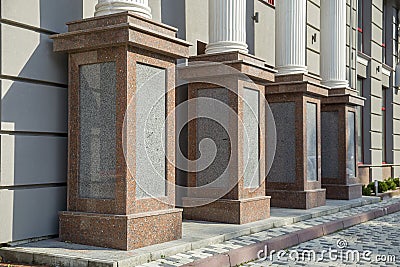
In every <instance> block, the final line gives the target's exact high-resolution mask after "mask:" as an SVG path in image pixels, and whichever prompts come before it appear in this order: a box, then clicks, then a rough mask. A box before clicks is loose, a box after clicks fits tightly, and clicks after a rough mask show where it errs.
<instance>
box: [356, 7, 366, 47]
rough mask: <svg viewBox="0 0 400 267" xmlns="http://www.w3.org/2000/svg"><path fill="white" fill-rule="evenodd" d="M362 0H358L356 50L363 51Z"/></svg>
mask: <svg viewBox="0 0 400 267" xmlns="http://www.w3.org/2000/svg"><path fill="white" fill-rule="evenodd" d="M363 3H364V1H363V0H358V9H357V12H358V26H357V27H358V29H357V31H358V51H360V52H363V42H364V40H363V25H364V16H363Z"/></svg>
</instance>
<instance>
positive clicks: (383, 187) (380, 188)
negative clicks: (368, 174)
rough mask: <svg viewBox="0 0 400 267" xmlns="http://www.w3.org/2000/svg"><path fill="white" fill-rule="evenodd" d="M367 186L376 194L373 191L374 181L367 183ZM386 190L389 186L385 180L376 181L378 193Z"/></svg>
mask: <svg viewBox="0 0 400 267" xmlns="http://www.w3.org/2000/svg"><path fill="white" fill-rule="evenodd" d="M367 188H369V189H370V190H371V192H373V193H374V194H376V192H375V182H371V183H369V184H368V186H367ZM388 190H389V187H388V185H387V183H386V181H383V182H382V181H378V193H385V192H386V191H388Z"/></svg>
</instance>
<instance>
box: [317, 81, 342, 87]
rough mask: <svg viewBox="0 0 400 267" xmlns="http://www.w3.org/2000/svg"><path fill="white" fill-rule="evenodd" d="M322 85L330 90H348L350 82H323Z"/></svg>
mask: <svg viewBox="0 0 400 267" xmlns="http://www.w3.org/2000/svg"><path fill="white" fill-rule="evenodd" d="M321 84H322V85H325V86H327V87H329V88H348V87H349V82H348V81H346V80H344V81H343V80H330V81H322V82H321Z"/></svg>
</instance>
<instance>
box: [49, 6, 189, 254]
mask: <svg viewBox="0 0 400 267" xmlns="http://www.w3.org/2000/svg"><path fill="white" fill-rule="evenodd" d="M176 31H177V29H175V28H172V27H170V26H168V25H165V24H161V23H158V22H155V21H152V20H150V19H146V18H143V17H141V16H138V15H136V14H134V13H132V12H121V13H116V14H111V15H108V16H99V17H95V18H89V19H85V20H80V21H75V22H71V23H69V24H68V32H67V33H63V34H58V35H54V36H52V38H53V40H54V51H56V52H64V53H67V54H68V56H69V89H68V92H69V94H68V95H69V101H68V102H69V111H68V114H69V116H68V117H69V123H68V126H69V129H68V133H69V135H68V136H69V139H68V205H67V207H68V211H65V212H61V213H60V239H61V240H62V241H68V242H73V243H79V244H85V245H92V246H98V247H107V248H114V249H121V250H132V249H137V248H141V247H145V246H149V245H153V244H158V243H163V242H167V241H172V240H176V239H180V238H181V236H182V229H181V226H182V210H180V209H176V208H175V187H174V186H167V183H168V184H169V185H174V184H175V166H174V165H173V164H172V163H171V162H170V161H168V160H167V159H168V158H175V117H174V116H170V117H169V119H168V123H165V121H164V120H163V119H162V120H161V119H160V118H164V117H166V114H171V113H173V111H174V109H175V65H176V60H177V59H181V58H187V57H188V54H189V46H190V44H189V43H187V42H186V41H183V40H180V39H177V38H176ZM150 77H153V78H150ZM150 110H151V111H150ZM148 112H149V113H148ZM146 113H147V114H146ZM150 114H151V115H150ZM149 133H150V134H149ZM161 137H162V138H161ZM152 138H154V139H152ZM164 149H165V150H164ZM153 163H154V164H153ZM157 179H159V180H158V181H157Z"/></svg>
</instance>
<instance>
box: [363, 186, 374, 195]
mask: <svg viewBox="0 0 400 267" xmlns="http://www.w3.org/2000/svg"><path fill="white" fill-rule="evenodd" d="M362 194H363V196H370V195H371V194H372V190H371V188H369V187H368V186H365V185H363V186H362Z"/></svg>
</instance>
